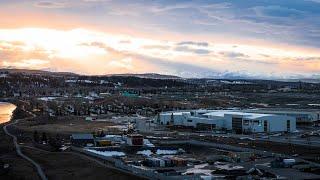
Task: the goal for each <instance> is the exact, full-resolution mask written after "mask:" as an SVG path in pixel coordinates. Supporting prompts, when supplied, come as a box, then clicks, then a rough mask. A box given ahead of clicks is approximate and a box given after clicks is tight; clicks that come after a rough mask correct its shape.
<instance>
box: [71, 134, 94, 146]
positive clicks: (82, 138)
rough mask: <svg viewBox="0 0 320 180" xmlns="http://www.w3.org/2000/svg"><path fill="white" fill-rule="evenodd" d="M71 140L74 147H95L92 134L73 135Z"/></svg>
mask: <svg viewBox="0 0 320 180" xmlns="http://www.w3.org/2000/svg"><path fill="white" fill-rule="evenodd" d="M70 140H71V144H72V145H74V146H88V145H89V146H93V145H94V137H93V135H92V134H72V135H71V137H70Z"/></svg>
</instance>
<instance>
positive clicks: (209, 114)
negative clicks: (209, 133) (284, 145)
mask: <svg viewBox="0 0 320 180" xmlns="http://www.w3.org/2000/svg"><path fill="white" fill-rule="evenodd" d="M157 120H158V123H159V124H162V125H173V126H185V127H191V128H197V129H202V130H214V129H216V130H219V129H225V130H232V131H234V132H236V133H260V132H294V131H295V130H296V118H295V117H292V116H286V115H275V114H258V113H247V112H240V111H228V110H190V111H178V112H163V113H160V114H159V116H158V119H157Z"/></svg>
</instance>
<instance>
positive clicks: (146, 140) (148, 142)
mask: <svg viewBox="0 0 320 180" xmlns="http://www.w3.org/2000/svg"><path fill="white" fill-rule="evenodd" d="M143 145H145V146H148V147H155V146H154V144H152V143H151V142H150V141H149V139H143Z"/></svg>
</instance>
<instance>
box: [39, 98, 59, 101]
mask: <svg viewBox="0 0 320 180" xmlns="http://www.w3.org/2000/svg"><path fill="white" fill-rule="evenodd" d="M38 99H39V100H42V101H52V100H55V99H57V98H56V97H41V98H38Z"/></svg>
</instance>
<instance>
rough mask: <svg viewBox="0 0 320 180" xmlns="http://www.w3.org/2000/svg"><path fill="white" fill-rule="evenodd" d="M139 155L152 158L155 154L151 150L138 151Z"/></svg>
mask: <svg viewBox="0 0 320 180" xmlns="http://www.w3.org/2000/svg"><path fill="white" fill-rule="evenodd" d="M137 154H140V155H145V156H150V155H152V154H153V153H152V152H151V151H150V150H143V151H138V152H137Z"/></svg>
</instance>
